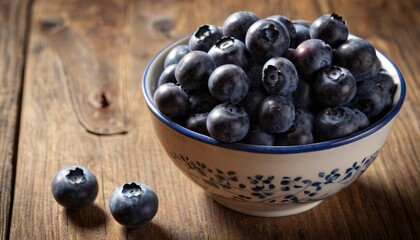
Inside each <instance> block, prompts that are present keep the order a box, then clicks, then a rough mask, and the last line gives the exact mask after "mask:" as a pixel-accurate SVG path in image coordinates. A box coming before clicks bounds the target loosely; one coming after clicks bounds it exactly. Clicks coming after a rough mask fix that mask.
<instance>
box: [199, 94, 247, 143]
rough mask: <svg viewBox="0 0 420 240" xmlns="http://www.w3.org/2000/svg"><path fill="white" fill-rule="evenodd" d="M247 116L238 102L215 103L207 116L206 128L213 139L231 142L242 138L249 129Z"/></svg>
mask: <svg viewBox="0 0 420 240" xmlns="http://www.w3.org/2000/svg"><path fill="white" fill-rule="evenodd" d="M249 125H250V122H249V117H248V114H247V113H246V111H245V109H244V108H242V107H241V106H239V105H238V104H235V103H231V102H226V103H222V104H219V105H217V106H216V107H215V108H213V110H211V112H210V113H209V115H208V116H207V122H206V126H207V130H208V132H209V134H210V136H211V137H213V138H214V139H216V140H218V141H220V142H225V143H233V142H238V141H240V140H242V139H243V138H244V137H245V136H246V134H247V133H248V130H249Z"/></svg>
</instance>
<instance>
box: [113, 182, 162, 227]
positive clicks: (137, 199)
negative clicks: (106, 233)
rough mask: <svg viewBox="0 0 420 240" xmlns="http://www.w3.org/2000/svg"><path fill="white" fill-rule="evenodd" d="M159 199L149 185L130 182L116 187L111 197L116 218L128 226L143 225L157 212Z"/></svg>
mask: <svg viewBox="0 0 420 240" xmlns="http://www.w3.org/2000/svg"><path fill="white" fill-rule="evenodd" d="M158 205H159V200H158V197H157V195H156V193H155V192H154V191H153V189H151V188H150V187H149V186H147V185H145V184H143V183H139V182H130V183H126V184H124V185H121V186H119V187H118V188H116V189H115V190H114V191H113V192H112V194H111V197H110V199H109V210H110V211H111V214H112V216H113V217H114V219H115V220H116V221H117V222H118V223H120V224H121V225H124V226H126V227H131V228H134V227H142V226H144V225H146V224H147V223H149V222H150V221H151V220H152V219H153V218H154V216H155V215H156V213H157V210H158Z"/></svg>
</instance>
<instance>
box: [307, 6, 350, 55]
mask: <svg viewBox="0 0 420 240" xmlns="http://www.w3.org/2000/svg"><path fill="white" fill-rule="evenodd" d="M310 35H311V38H318V39H321V40H324V41H325V42H326V43H328V44H329V45H330V46H332V47H335V46H337V45H339V44H340V43H342V42H344V41H346V40H347V38H348V36H349V30H348V29H347V26H346V22H345V21H344V20H343V18H342V17H341V16H339V15H337V14H335V13H332V14H326V15H322V16H320V17H319V18H317V19H316V20H315V21H314V22H313V23H312V24H311V28H310Z"/></svg>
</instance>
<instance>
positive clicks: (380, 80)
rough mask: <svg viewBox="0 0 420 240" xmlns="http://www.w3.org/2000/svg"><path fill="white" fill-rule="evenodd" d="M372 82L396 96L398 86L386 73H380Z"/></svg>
mask: <svg viewBox="0 0 420 240" xmlns="http://www.w3.org/2000/svg"><path fill="white" fill-rule="evenodd" d="M371 80H372V81H374V82H375V83H376V85H378V86H380V87H381V88H383V89H384V90H386V91H388V92H389V93H390V94H391V95H393V94H394V91H395V89H396V85H395V83H394V80H393V79H392V77H391V76H390V75H389V74H388V73H387V72H386V71H380V72H379V73H378V74H376V75H375V76H373V77H372V78H371Z"/></svg>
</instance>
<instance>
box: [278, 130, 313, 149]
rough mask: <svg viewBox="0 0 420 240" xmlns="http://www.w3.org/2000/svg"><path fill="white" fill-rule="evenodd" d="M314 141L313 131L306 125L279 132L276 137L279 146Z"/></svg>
mask: <svg viewBox="0 0 420 240" xmlns="http://www.w3.org/2000/svg"><path fill="white" fill-rule="evenodd" d="M311 143H314V136H313V134H312V131H311V130H309V129H308V128H306V127H296V128H293V129H292V130H290V131H288V132H286V133H282V134H279V135H278V136H277V137H276V141H275V145H277V146H294V145H305V144H311Z"/></svg>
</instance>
